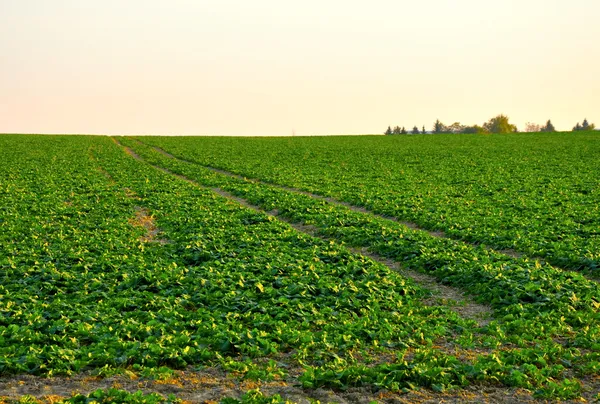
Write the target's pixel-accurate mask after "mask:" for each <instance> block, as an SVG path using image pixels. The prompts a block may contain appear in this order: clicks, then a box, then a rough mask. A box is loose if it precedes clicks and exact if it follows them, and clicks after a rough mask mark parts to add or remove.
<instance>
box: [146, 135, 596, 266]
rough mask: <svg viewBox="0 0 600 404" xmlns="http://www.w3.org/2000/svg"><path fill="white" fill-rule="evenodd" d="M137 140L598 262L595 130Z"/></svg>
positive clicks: (494, 241) (529, 249) (551, 255)
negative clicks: (407, 135)
mask: <svg viewBox="0 0 600 404" xmlns="http://www.w3.org/2000/svg"><path fill="white" fill-rule="evenodd" d="M143 141H144V142H148V144H152V145H154V146H160V147H162V148H164V149H165V150H167V151H168V152H170V153H172V154H175V155H177V156H179V157H182V158H184V159H186V160H192V161H196V162H198V163H200V164H202V165H207V166H212V167H217V168H221V169H225V170H229V171H232V172H234V173H237V174H240V175H244V176H247V177H251V178H259V179H261V180H264V181H267V182H272V183H276V184H280V185H285V186H291V187H297V188H301V189H303V190H307V191H310V192H313V193H317V194H321V195H326V196H331V197H334V198H338V199H340V200H343V201H345V202H348V203H351V204H354V205H358V206H364V207H366V208H368V209H370V210H371V211H373V212H376V213H378V214H382V215H388V216H393V217H397V218H399V219H402V220H408V221H413V222H415V223H417V224H419V225H420V226H422V227H425V228H428V229H431V230H442V231H444V233H445V234H447V235H449V236H451V237H453V238H457V239H462V240H465V241H469V242H473V243H483V244H487V245H490V246H493V247H495V248H498V249H515V250H518V251H520V252H522V253H524V254H526V255H528V256H530V257H534V256H541V257H544V258H545V259H547V260H549V261H550V262H551V263H553V264H555V265H557V266H561V267H565V268H570V269H576V270H586V271H591V272H594V273H595V271H596V270H597V269H598V267H599V266H600V264H599V263H600V233H599V232H598V228H600V210H599V208H598V203H597V201H598V199H599V198H600V187H599V186H598V185H599V183H598V180H597V173H598V172H599V171H600V166H599V162H598V159H597V155H598V153H599V152H600V149H599V147H600V142H599V141H598V134H597V133H592V132H590V133H581V134H577V135H573V134H561V133H555V134H539V135H535V136H522V135H493V136H481V135H476V136H469V135H465V136H460V137H456V136H452V135H440V136H436V137H435V138H432V137H430V136H412V137H408V138H393V137H392V138H390V137H335V138H276V139H270V138H269V139H260V138H252V139H245V138H239V139H229V138H228V139H222V138H177V139H174V138H164V137H151V138H143ZM596 276H597V275H596Z"/></svg>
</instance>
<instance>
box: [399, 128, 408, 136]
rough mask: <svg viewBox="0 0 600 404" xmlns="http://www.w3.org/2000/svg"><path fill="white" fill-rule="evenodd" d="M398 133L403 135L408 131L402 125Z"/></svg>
mask: <svg viewBox="0 0 600 404" xmlns="http://www.w3.org/2000/svg"><path fill="white" fill-rule="evenodd" d="M400 133H401V134H403V135H406V134H408V132H407V131H406V128H405V127H404V126H403V127H402V131H401V132H400Z"/></svg>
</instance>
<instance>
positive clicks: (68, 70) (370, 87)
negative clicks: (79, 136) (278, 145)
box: [0, 0, 600, 136]
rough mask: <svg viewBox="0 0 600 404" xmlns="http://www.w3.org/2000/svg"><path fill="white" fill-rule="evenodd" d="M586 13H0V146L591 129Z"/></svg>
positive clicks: (53, 8)
mask: <svg viewBox="0 0 600 404" xmlns="http://www.w3.org/2000/svg"><path fill="white" fill-rule="evenodd" d="M598 43H600V1H598V0H571V1H564V0H520V1H517V0H504V1H488V0H455V1H450V0H421V1H418V2H417V1H404V0H389V1H387V0H371V1H352V0H344V1H342V0H339V1H338V0H320V1H316V0H303V1H294V2H291V1H285V0H278V1H276V0H254V1H241V0H218V1H217V0H215V1H205V0H169V1H167V0H102V1H96V0H0V133H1V132H19V133H98V134H165V135H177V134H181V135H202V134H214V135H267V136H273V135H283V136H286V135H290V134H291V133H292V131H293V130H294V131H295V132H296V134H298V135H312V134H361V133H380V132H382V131H383V130H384V129H385V128H386V127H387V125H401V126H402V125H403V126H406V127H407V128H412V126H414V125H417V126H419V128H420V127H421V126H423V125H425V126H426V127H427V128H428V129H430V128H431V127H432V125H433V122H434V121H435V119H438V118H439V119H440V120H442V122H445V123H448V124H450V123H452V122H455V121H459V122H461V123H464V124H475V123H477V124H481V123H483V122H484V121H486V120H488V119H489V118H490V117H492V116H494V115H497V114H499V113H504V114H507V115H509V116H510V118H511V121H513V122H514V123H515V124H517V126H519V128H523V127H524V124H525V122H528V121H531V122H535V123H544V122H545V121H546V120H547V119H552V121H553V123H554V124H555V126H556V127H557V128H558V129H562V130H570V129H571V128H572V127H573V126H574V125H575V123H576V122H577V121H581V120H583V118H586V117H587V118H588V120H590V121H591V122H596V124H597V126H599V124H600V78H599V74H600V46H599V45H598Z"/></svg>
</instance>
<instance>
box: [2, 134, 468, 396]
mask: <svg viewBox="0 0 600 404" xmlns="http://www.w3.org/2000/svg"><path fill="white" fill-rule="evenodd" d="M3 142H5V145H6V146H7V147H3V148H1V149H0V150H2V151H4V153H3V155H2V158H3V159H5V160H4V161H5V162H6V164H8V165H9V166H10V169H4V170H3V171H2V192H1V194H0V198H2V205H1V206H2V207H3V210H2V212H1V215H0V220H1V221H2V224H3V230H4V231H3V232H2V243H1V245H0V248H1V249H2V250H1V257H2V258H0V268H1V271H2V272H1V279H2V282H1V284H0V374H1V375H6V374H15V373H29V374H37V375H50V376H51V375H54V374H72V373H75V372H80V371H85V370H95V371H96V372H99V373H100V374H103V373H106V372H110V371H111V369H128V370H130V371H134V372H144V370H145V369H150V368H159V367H161V366H167V367H170V368H180V369H183V368H186V367H188V366H198V365H207V366H210V365H221V366H223V367H224V368H225V369H228V370H231V371H235V372H237V373H250V372H252V373H253V375H254V377H258V378H267V379H268V378H277V377H287V376H286V373H287V371H286V370H285V369H286V366H292V367H293V366H295V367H297V368H299V369H317V368H321V367H323V368H331V367H332V366H333V367H334V366H344V367H347V366H363V365H364V366H367V365H368V364H369V362H371V361H375V360H376V359H377V358H381V357H382V356H384V357H385V356H386V355H387V356H389V357H391V358H394V359H393V361H398V363H400V364H403V366H407V370H406V371H405V372H404V373H403V375H402V377H401V378H400V377H397V378H396V379H394V380H391V381H390V382H389V383H388V382H386V381H385V380H381V381H378V382H377V384H378V385H381V386H383V387H385V386H387V387H395V388H399V387H410V386H436V388H438V389H443V388H445V387H446V386H448V385H453V384H461V383H465V382H466V376H465V375H464V374H462V373H461V372H453V373H452V374H451V375H448V374H446V371H447V367H448V366H450V367H452V366H455V365H456V366H459V365H460V366H462V365H461V364H460V363H459V362H458V361H457V360H456V359H455V358H454V359H453V358H452V357H451V356H450V355H448V354H446V353H445V352H443V351H441V350H439V349H437V348H435V347H434V344H436V343H440V342H443V341H445V340H451V339H453V338H456V337H457V336H463V337H464V338H466V339H472V338H473V332H472V330H473V328H475V326H476V324H475V322H474V321H472V320H465V319H463V318H461V317H459V316H458V315H457V314H456V313H454V312H453V311H451V310H449V309H448V308H445V307H440V306H428V305H425V304H423V302H422V299H423V298H424V297H427V296H428V295H429V294H428V292H427V291H426V290H423V289H421V288H420V287H418V286H417V285H415V284H414V283H413V282H411V281H410V280H407V279H405V278H403V277H402V276H401V275H399V274H397V273H395V272H393V271H391V270H390V269H389V268H387V267H386V266H384V265H381V264H378V263H376V262H374V261H372V260H370V259H368V258H365V257H363V256H360V255H355V254H352V253H350V252H349V251H348V250H347V249H345V248H344V247H342V246H340V245H338V244H337V243H334V242H328V241H323V240H320V239H316V238H313V237H310V236H307V235H304V234H301V233H298V232H297V231H295V230H294V229H293V228H291V227H290V226H289V225H287V224H284V223H281V222H279V221H276V220H274V219H272V218H270V217H269V216H267V215H265V214H261V213H257V212H254V211H252V210H249V209H246V208H243V207H241V206H240V205H239V204H237V203H232V202H228V201H227V200H226V199H224V198H222V197H220V196H218V195H216V194H214V193H212V192H210V191H208V190H203V189H200V188H198V187H195V186H193V185H190V184H188V183H187V182H185V181H181V180H178V179H175V178H173V177H172V176H169V175H167V174H164V173H162V172H160V171H158V170H155V169H153V168H151V167H149V166H148V165H146V164H143V163H140V162H138V161H136V160H135V159H133V158H129V157H128V156H126V155H125V154H124V153H123V151H122V149H121V148H118V147H117V146H116V145H114V144H113V143H112V142H111V141H110V140H109V139H106V138H87V137H76V138H69V137H64V138H49V139H45V138H40V137H27V138H26V140H22V139H20V138H19V139H16V138H15V139H12V141H11V139H3ZM6 150H11V152H10V153H7V152H5V151H6ZM15 155H18V156H19V157H18V158H14V157H11V156H15ZM141 209H143V210H144V211H146V212H147V213H148V218H146V219H147V220H149V218H150V219H152V220H153V221H154V222H155V226H156V229H157V231H160V234H159V237H160V240H161V242H158V240H155V241H148V239H147V238H145V235H146V232H147V228H145V227H144V226H142V225H140V223H136V212H139V211H140V210H141ZM138 219H139V218H138ZM288 357H289V358H288ZM261 358H272V359H273V362H269V363H267V364H265V361H264V360H263V359H261ZM286 358H287V359H286ZM395 358H397V359H395ZM425 370H426V371H425ZM455 373H456V374H455ZM308 374H309V375H310V373H308ZM307 378H308V379H306V384H307V385H309V384H310V383H311V382H310V381H309V379H310V377H309V376H307ZM392 383H393V384H392ZM372 384H373V383H372Z"/></svg>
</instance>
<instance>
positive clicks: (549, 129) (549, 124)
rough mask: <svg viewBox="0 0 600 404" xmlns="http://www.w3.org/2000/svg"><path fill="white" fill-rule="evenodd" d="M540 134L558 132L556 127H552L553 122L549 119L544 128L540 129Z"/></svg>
mask: <svg viewBox="0 0 600 404" xmlns="http://www.w3.org/2000/svg"><path fill="white" fill-rule="evenodd" d="M540 132H556V129H555V128H554V125H552V121H550V119H548V122H546V124H545V125H544V126H542V127H541V128H540Z"/></svg>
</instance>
